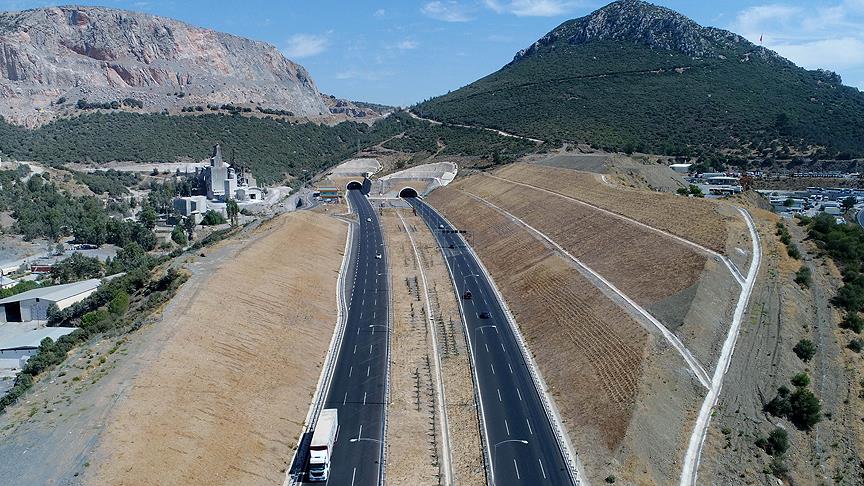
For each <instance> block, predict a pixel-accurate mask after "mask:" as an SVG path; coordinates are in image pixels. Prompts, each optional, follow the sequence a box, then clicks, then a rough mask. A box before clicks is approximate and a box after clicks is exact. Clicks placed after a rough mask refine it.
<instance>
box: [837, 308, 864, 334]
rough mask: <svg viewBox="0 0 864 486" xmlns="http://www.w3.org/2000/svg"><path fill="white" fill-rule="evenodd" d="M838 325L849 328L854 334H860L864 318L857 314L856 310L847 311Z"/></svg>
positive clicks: (863, 328) (863, 325)
mask: <svg viewBox="0 0 864 486" xmlns="http://www.w3.org/2000/svg"><path fill="white" fill-rule="evenodd" d="M840 327H841V328H843V329H849V330H850V331H852V332H854V333H855V334H861V331H862V330H864V320H862V319H861V317H859V316H858V312H852V311H849V312H847V313H846V317H844V318H843V320H842V321H841V322H840Z"/></svg>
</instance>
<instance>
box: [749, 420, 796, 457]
mask: <svg viewBox="0 0 864 486" xmlns="http://www.w3.org/2000/svg"><path fill="white" fill-rule="evenodd" d="M756 446H757V447H759V448H760V449H764V450H765V452H766V453H767V454H769V455H771V456H774V457H777V456H780V455H782V454H784V453H785V452H786V451H787V450H788V449H789V434H788V433H787V432H786V430H784V429H781V428H780V427H777V428H775V429H774V430H772V431H771V433H770V434H768V437H767V438H765V437H759V438H758V439H756Z"/></svg>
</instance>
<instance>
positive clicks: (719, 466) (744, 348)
mask: <svg viewBox="0 0 864 486" xmlns="http://www.w3.org/2000/svg"><path fill="white" fill-rule="evenodd" d="M751 212H752V213H753V214H754V215H756V216H757V218H756V221H757V223H758V227H759V231H760V236H761V238H762V242H763V264H762V271H761V273H760V276H759V279H758V280H757V285H756V287H755V289H754V293H753V297H752V299H751V305H750V309H749V312H748V315H747V316H745V320H744V323H743V326H742V332H741V337H740V339H739V343H738V346H737V347H736V350H735V356H734V359H733V360H732V365H731V367H730V369H729V372H728V374H727V377H726V386H724V388H723V393H722V395H721V397H720V402H719V405H718V407H717V413H716V415H715V418H714V424H712V427H711V429H710V430H709V435H708V438H707V440H706V443H705V449H704V451H703V454H702V464H701V468H700V471H699V477H700V479H702V480H704V481H705V482H706V484H733V483H734V484H759V485H774V484H777V481H778V478H776V477H774V475H773V474H772V473H771V467H770V465H771V461H772V459H771V457H770V456H768V455H767V454H765V452H764V451H762V449H759V448H758V447H756V446H755V441H756V439H757V438H758V437H764V436H767V435H768V433H769V432H770V431H771V430H773V429H774V428H775V427H777V426H779V427H782V428H784V429H785V430H787V432H788V434H789V439H790V447H789V451H788V452H787V453H786V454H785V455H784V457H783V458H782V460H781V461H780V462H781V463H782V464H784V465H785V466H786V467H787V468H788V470H789V471H788V473H786V474H785V475H783V478H782V479H783V480H784V482H785V483H786V484H794V485H823V484H864V472H862V471H864V468H862V464H864V463H862V455H861V452H860V451H861V450H862V445H864V429H862V421H861V417H862V416H864V400H862V399H861V396H864V395H861V393H862V385H861V379H862V377H864V373H862V371H864V369H862V368H864V367H862V361H861V358H860V355H858V354H855V353H854V352H852V351H851V350H849V349H846V348H845V347H846V345H847V343H848V342H849V340H850V339H852V338H853V337H854V334H852V333H851V332H850V331H845V330H841V329H839V328H838V327H837V323H838V322H839V321H840V318H841V316H840V315H839V313H838V312H837V311H836V310H835V309H833V308H832V307H831V306H830V303H829V301H830V298H831V296H833V295H834V293H835V291H836V289H837V288H838V287H839V286H840V284H841V277H840V274H839V272H838V271H837V269H836V267H835V266H834V265H833V263H832V262H831V261H830V260H826V259H824V258H823V257H821V256H818V252H817V251H816V249H815V247H814V246H813V245H812V243H811V242H806V241H804V240H803V238H804V236H805V235H804V230H803V229H802V228H799V227H797V226H796V225H795V223H794V221H790V220H784V221H785V222H786V225H787V227H788V228H789V229H790V233H791V234H792V236H793V241H795V242H796V243H797V244H798V247H799V248H800V249H801V250H802V254H803V255H804V258H803V260H800V261H799V260H794V259H792V258H790V257H789V256H788V254H787V252H786V247H785V245H783V244H782V243H781V242H780V241H779V240H778V238H777V237H776V235H775V223H776V221H778V220H779V218H778V217H777V216H776V215H773V214H770V213H767V212H764V211H751ZM801 265H807V266H809V267H810V268H811V270H812V283H811V285H810V286H809V287H802V286H800V285H798V284H797V283H795V282H794V280H793V279H794V272H796V271H797V270H798V269H799V268H800V267H801ZM805 338H806V339H809V340H811V341H812V342H813V343H814V344H815V345H816V349H817V352H816V355H815V356H814V357H813V359H812V360H811V361H809V362H804V361H802V360H801V359H799V358H798V356H796V355H795V353H794V352H793V351H792V348H793V347H794V346H795V344H796V343H798V341H799V340H800V339H805ZM799 372H805V373H807V374H808V375H810V377H811V379H812V383H811V385H810V388H811V390H813V392H814V393H815V394H816V396H817V397H818V398H819V399H820V400H821V402H822V412H823V415H824V416H823V419H822V421H821V422H820V423H819V424H817V426H816V427H815V428H814V430H812V431H809V432H805V431H800V430H797V429H796V428H795V426H794V425H792V424H791V423H789V422H788V421H786V420H785V419H781V418H778V417H774V416H772V415H770V414H767V413H765V412H763V406H764V404H765V403H767V402H768V401H769V400H771V399H772V398H773V397H774V396H775V395H776V390H777V387H779V386H781V385H785V386H787V387H789V388H792V385H791V384H790V382H789V379H790V378H791V377H792V376H793V375H794V374H796V373H799Z"/></svg>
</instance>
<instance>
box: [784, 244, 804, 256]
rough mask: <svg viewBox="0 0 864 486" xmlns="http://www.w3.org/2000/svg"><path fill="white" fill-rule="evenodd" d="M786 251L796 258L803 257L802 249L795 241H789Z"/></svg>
mask: <svg viewBox="0 0 864 486" xmlns="http://www.w3.org/2000/svg"><path fill="white" fill-rule="evenodd" d="M786 252H787V253H788V254H789V256H790V257H792V258H794V259H796V260H800V259H801V251H800V250H798V245H796V244H795V243H789V245H788V246H787V248H786Z"/></svg>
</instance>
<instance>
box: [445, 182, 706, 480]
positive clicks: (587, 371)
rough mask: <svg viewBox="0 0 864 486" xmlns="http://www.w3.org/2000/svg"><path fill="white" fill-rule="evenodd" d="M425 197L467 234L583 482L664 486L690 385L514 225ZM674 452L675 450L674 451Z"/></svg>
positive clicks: (688, 407) (458, 203)
mask: <svg viewBox="0 0 864 486" xmlns="http://www.w3.org/2000/svg"><path fill="white" fill-rule="evenodd" d="M429 199H430V201H431V203H432V204H433V205H435V207H437V208H438V209H440V210H441V211H442V212H443V213H444V214H445V216H446V217H447V218H448V219H450V221H451V222H453V223H454V224H456V225H457V226H458V227H461V228H466V229H468V230H469V231H470V237H469V242H470V243H471V244H472V245H473V246H474V248H475V249H476V250H477V251H478V254H479V255H480V257H481V258H482V260H483V263H484V264H485V266H486V267H487V268H488V269H489V271H490V272H491V273H492V276H493V278H494V279H495V282H496V284H497V285H498V287H499V288H500V289H501V291H502V293H503V294H504V297H505V298H506V299H507V302H508V305H509V306H510V308H511V310H512V311H513V312H514V315H515V317H516V321H517V322H518V324H519V326H520V329H521V330H522V332H523V334H524V335H525V338H526V340H527V342H528V346H529V349H530V350H531V352H532V354H533V355H534V357H535V359H536V361H537V363H538V366H539V367H540V371H541V373H542V374H543V376H544V378H545V380H546V382H547V384H548V385H549V387H550V390H551V394H552V396H553V399H554V400H555V403H556V405H557V406H558V408H559V410H560V412H561V415H562V418H563V421H564V424H565V427H566V428H567V430H568V434H569V435H570V438H571V440H572V442H573V444H574V447H575V448H576V451H577V453H578V454H579V456H580V458H581V460H582V462H583V464H584V468H585V470H586V472H587V475H588V480H589V481H591V482H592V483H602V481H603V479H604V478H606V477H607V476H608V475H610V474H612V475H615V476H616V477H617V478H619V481H623V482H624V484H631V483H632V484H665V483H668V482H669V481H670V479H671V478H673V477H675V475H676V474H677V473H676V471H675V467H676V463H677V460H678V459H677V457H678V454H676V453H674V451H677V450H680V449H679V447H680V445H681V444H682V443H683V442H684V440H685V439H686V436H685V434H686V433H687V432H688V430H687V427H685V424H686V423H689V421H690V418H689V417H690V416H691V415H692V414H693V413H695V410H696V408H697V406H698V405H697V401H698V400H700V399H701V397H700V396H699V395H698V394H699V393H700V390H699V388H698V385H695V386H694V384H693V380H692V379H691V378H690V376H689V375H688V373H687V371H686V367H685V366H684V365H683V361H682V360H681V359H680V357H679V356H678V355H677V354H676V353H675V352H674V350H672V349H671V347H669V346H666V345H665V343H658V342H657V341H656V340H655V339H654V338H653V337H652V336H651V335H649V334H648V333H647V332H646V331H645V330H644V329H643V328H642V327H641V326H640V325H639V324H638V323H637V322H636V321H634V320H633V318H631V317H630V316H629V315H628V314H627V313H626V312H625V311H624V310H623V309H621V308H620V307H618V306H617V305H616V304H615V303H614V302H612V301H611V300H609V299H608V298H607V297H606V296H604V295H603V294H602V293H601V292H600V291H599V290H598V289H597V288H596V287H594V286H593V285H592V284H591V283H590V282H589V281H588V280H586V279H585V278H583V277H582V276H581V274H580V273H579V272H578V271H577V270H576V269H575V268H573V267H572V265H571V264H570V262H569V260H564V259H563V258H562V257H560V256H559V255H558V254H557V253H555V252H553V251H552V250H551V249H550V248H548V247H546V246H545V245H544V244H543V243H541V242H540V240H538V239H536V238H535V237H534V236H532V234H531V233H529V232H528V231H527V230H526V229H524V227H522V226H520V225H517V224H515V223H514V222H512V221H510V220H508V219H507V218H505V217H504V216H502V215H501V214H500V213H498V212H497V211H495V210H494V209H492V208H489V207H488V206H486V205H484V204H482V203H480V202H478V201H477V200H475V199H473V198H471V197H469V196H468V195H466V194H465V193H464V192H461V191H458V190H455V189H451V188H449V187H448V188H444V189H438V190H436V191H435V192H433V193H432V194H431V195H430V198H429ZM682 454H683V453H682Z"/></svg>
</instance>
